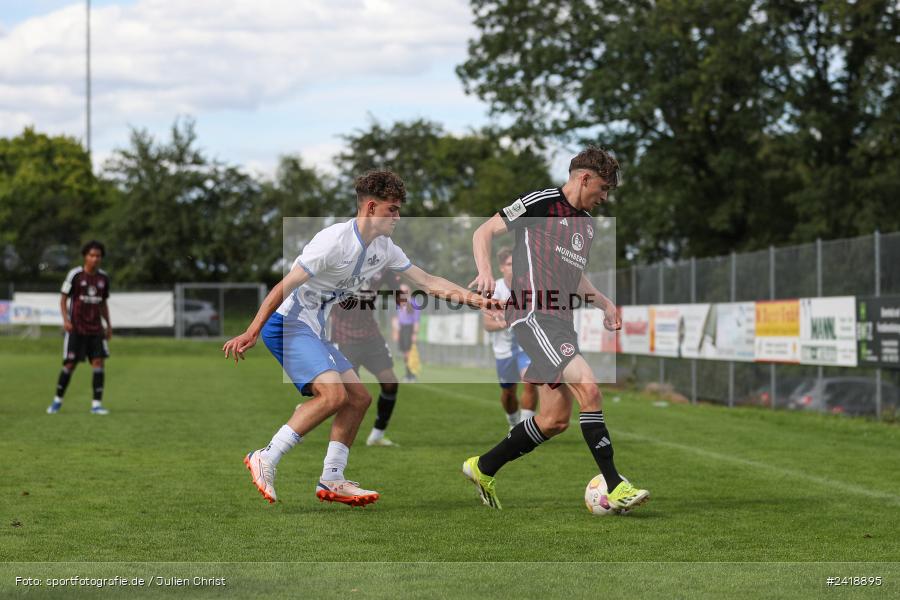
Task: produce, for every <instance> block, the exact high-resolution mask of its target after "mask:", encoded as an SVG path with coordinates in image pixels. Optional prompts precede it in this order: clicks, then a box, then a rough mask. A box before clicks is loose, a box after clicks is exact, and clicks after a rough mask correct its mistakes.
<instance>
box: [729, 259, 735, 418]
mask: <svg viewBox="0 0 900 600" xmlns="http://www.w3.org/2000/svg"><path fill="white" fill-rule="evenodd" d="M736 299H737V254H735V253H734V252H732V253H731V301H732V302H734V301H735V300H736ZM728 407H729V408H732V407H734V361H733V360H729V361H728Z"/></svg>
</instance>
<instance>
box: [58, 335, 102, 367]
mask: <svg viewBox="0 0 900 600" xmlns="http://www.w3.org/2000/svg"><path fill="white" fill-rule="evenodd" d="M85 358H87V359H88V360H93V359H95V358H109V344H107V343H106V336H104V335H84V334H82V333H74V332H72V333H66V338H65V340H64V341H63V363H67V362H76V363H77V362H81V361H83V360H84V359H85Z"/></svg>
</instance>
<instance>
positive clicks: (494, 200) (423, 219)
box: [335, 119, 551, 279]
mask: <svg viewBox="0 0 900 600" xmlns="http://www.w3.org/2000/svg"><path fill="white" fill-rule="evenodd" d="M344 140H345V142H346V144H347V149H346V150H345V151H344V152H342V153H341V154H339V155H338V156H337V157H336V159H335V163H336V165H337V167H338V184H339V186H340V187H339V189H340V194H341V197H342V198H345V199H344V200H342V201H341V206H346V213H345V214H346V215H348V216H349V215H350V214H355V211H356V198H355V195H354V194H353V180H354V178H355V177H356V176H358V175H360V174H362V173H364V172H365V171H367V170H370V169H380V168H389V169H392V170H393V171H394V172H396V173H397V174H399V175H400V176H401V177H402V178H403V180H404V182H405V183H406V188H407V201H406V204H405V205H404V206H403V209H402V215H403V217H404V218H407V219H408V220H407V221H405V222H403V225H402V227H401V228H399V229H398V230H397V231H396V232H395V234H394V235H395V237H396V238H397V240H398V243H400V245H401V246H402V247H403V248H404V250H406V252H407V254H408V255H409V256H410V257H412V258H413V261H414V262H415V263H416V264H417V265H419V266H422V267H423V268H425V269H426V270H433V271H434V272H436V273H440V274H442V275H444V276H447V277H450V278H451V279H461V278H464V277H468V276H470V275H471V273H472V271H473V264H472V242H471V240H472V228H473V227H474V226H477V225H478V224H479V223H480V221H481V220H482V219H483V218H486V217H488V216H490V215H492V214H494V213H495V212H496V211H497V209H498V208H499V207H501V206H504V205H506V204H508V203H509V202H510V201H512V200H513V199H514V198H515V197H516V196H518V195H520V194H522V193H523V192H526V191H531V190H534V189H541V188H545V187H549V186H550V185H551V179H550V175H549V172H548V167H547V164H546V161H545V159H544V158H543V157H542V156H540V155H539V154H537V153H536V152H534V151H533V150H531V149H529V148H527V147H522V148H518V147H515V146H514V145H512V144H509V143H504V140H503V139H502V138H501V136H499V135H498V134H496V133H494V132H492V131H489V130H485V131H480V132H469V133H467V134H465V135H461V136H457V135H452V134H449V133H447V132H446V131H444V129H443V127H442V126H441V125H439V124H437V123H434V122H432V121H427V120H421V119H420V120H414V121H409V122H397V123H394V124H392V125H390V126H387V127H386V126H384V125H382V124H381V123H379V122H377V121H373V122H372V123H371V124H370V126H369V128H368V129H366V130H361V131H356V132H354V133H353V134H350V135H346V136H344ZM410 217H413V218H414V219H409V218H410Z"/></svg>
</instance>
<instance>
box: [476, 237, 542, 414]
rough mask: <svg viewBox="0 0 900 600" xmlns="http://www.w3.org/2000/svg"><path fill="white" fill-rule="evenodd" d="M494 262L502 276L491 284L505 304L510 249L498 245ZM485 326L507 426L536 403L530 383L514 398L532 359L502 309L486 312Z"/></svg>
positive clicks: (507, 294) (497, 297)
mask: <svg viewBox="0 0 900 600" xmlns="http://www.w3.org/2000/svg"><path fill="white" fill-rule="evenodd" d="M497 262H498V263H499V264H500V273H501V274H502V275H503V276H502V277H501V278H500V279H498V280H497V282H496V286H495V287H494V295H493V297H494V299H495V300H499V301H500V302H501V303H504V304H505V303H506V301H507V300H509V297H510V295H511V292H510V289H509V286H510V284H511V283H512V249H511V248H508V247H505V246H504V247H503V248H500V250H498V251H497ZM484 329H485V331H489V332H491V344H492V346H493V349H494V360H495V362H496V365H497V379H498V381H499V382H500V405H501V406H503V410H504V411H505V412H506V420H507V421H508V422H509V426H510V428H512V427H514V426H515V425H516V424H517V423H518V422H519V421H524V420H525V419H530V418H531V417H533V416H534V414H535V412H534V409H535V406H536V405H537V396H538V394H537V387H536V386H535V385H534V384H532V383H527V382H525V383H524V386H523V387H524V389H523V390H522V400H521V405H520V402H519V399H518V398H517V397H516V388H517V387H518V386H517V384H518V382H519V381H522V375H523V374H524V373H525V370H526V369H527V368H528V365H530V364H531V359H530V358H528V355H527V354H525V351H524V350H522V347H521V346H519V343H518V342H517V341H516V336H515V334H514V333H513V331H512V329H509V325H508V324H507V322H506V319H505V318H504V316H503V311H489V312H485V314H484Z"/></svg>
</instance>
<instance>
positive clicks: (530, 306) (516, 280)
mask: <svg viewBox="0 0 900 600" xmlns="http://www.w3.org/2000/svg"><path fill="white" fill-rule="evenodd" d="M500 216H501V218H502V219H503V222H504V223H506V228H507V229H508V230H510V231H515V232H516V245H515V248H514V250H513V279H512V285H511V286H510V291H511V296H510V299H509V303H508V304H507V306H506V322H507V323H509V324H510V325H515V324H516V323H517V322H519V321H522V320H524V319H525V318H526V317H528V315H530V314H532V313H534V312H540V313H545V314H548V315H551V316H554V317H557V318H560V319H564V320H566V321H572V311H573V310H574V309H575V308H578V307H579V306H580V305H581V302H580V300H579V299H578V284H579V282H580V281H581V275H582V273H583V272H584V270H585V268H586V267H587V265H588V258H589V256H590V251H591V243H592V242H593V239H594V219H593V217H591V215H590V213H588V212H587V211H584V210H578V209H576V208H575V207H573V206H572V205H571V204H569V202H568V201H567V200H566V197H565V196H564V195H563V193H562V190H561V189H560V188H550V189H547V190H541V191H538V192H533V193H531V194H526V195H524V196H521V197H520V198H517V199H516V201H515V202H513V203H512V204H510V205H509V206H507V207H505V208H503V209H501V210H500Z"/></svg>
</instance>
